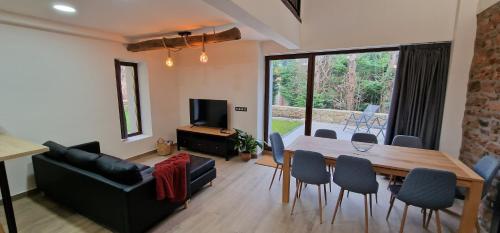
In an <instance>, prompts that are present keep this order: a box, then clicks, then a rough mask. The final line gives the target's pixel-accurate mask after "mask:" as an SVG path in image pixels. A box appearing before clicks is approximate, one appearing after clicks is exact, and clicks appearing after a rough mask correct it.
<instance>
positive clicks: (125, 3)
mask: <svg viewBox="0 0 500 233" xmlns="http://www.w3.org/2000/svg"><path fill="white" fill-rule="evenodd" d="M54 3H62V4H69V5H71V6H73V7H75V8H76V10H77V12H76V13H75V14H68V13H61V12H57V11H55V10H54V9H52V5H53V4H54ZM0 9H1V10H5V11H9V12H12V13H17V14H21V15H27V16H32V17H37V18H40V19H45V20H50V21H55V22H59V23H65V24H68V25H73V26H80V27H86V28H91V29H95V30H99V31H104V32H110V33H117V34H120V35H122V36H124V37H126V38H131V39H138V38H147V37H151V36H158V35H161V34H168V33H172V32H177V31H183V30H196V29H200V28H204V27H219V26H224V25H226V26H227V25H228V24H235V23H236V22H234V20H233V19H231V18H230V17H228V16H227V15H225V14H224V13H222V12H220V11H219V10H217V9H215V8H213V7H212V6H210V5H208V4H206V3H205V2H203V1H201V0H0ZM236 25H237V26H238V27H239V28H240V29H241V31H242V35H243V39H253V40H263V39H265V38H264V37H263V36H262V35H261V34H259V33H257V32H256V31H254V30H252V29H251V28H249V27H245V26H243V25H239V24H237V23H236Z"/></svg>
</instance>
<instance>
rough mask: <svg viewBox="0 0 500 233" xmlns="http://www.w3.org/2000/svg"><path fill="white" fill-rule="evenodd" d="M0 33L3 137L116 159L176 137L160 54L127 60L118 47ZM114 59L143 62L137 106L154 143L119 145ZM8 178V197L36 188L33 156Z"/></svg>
mask: <svg viewBox="0 0 500 233" xmlns="http://www.w3.org/2000/svg"><path fill="white" fill-rule="evenodd" d="M0 35H2V36H0V45H1V46H0V54H2V56H0V83H1V84H0V107H1V110H0V128H3V130H4V131H6V132H7V133H9V134H12V135H15V136H18V137H21V138H25V139H27V140H31V141H33V142H36V143H43V142H45V141H47V140H54V141H56V142H59V143H61V144H63V145H73V144H78V143H83V142H88V141H91V140H98V141H100V142H101V146H102V151H103V152H104V153H109V154H112V155H115V156H118V157H121V158H128V157H130V156H135V155H138V154H141V153H144V152H147V151H150V150H152V149H153V148H154V142H155V140H156V139H157V138H158V137H160V136H162V137H166V138H173V137H174V134H175V127H177V126H178V117H179V116H178V113H177V102H178V100H177V89H176V80H175V78H174V77H173V76H172V71H171V70H168V69H166V68H165V67H164V65H163V57H164V55H165V54H164V53H163V52H148V53H137V54H131V53H128V52H126V50H125V48H124V47H123V45H121V44H119V43H114V42H104V41H100V40H94V39H86V38H81V37H75V36H69V35H63V34H57V33H51V32H44V31H39V30H33V29H27V28H22V27H15V26H8V25H3V24H0ZM115 58H120V59H125V60H129V61H136V62H140V68H139V69H140V70H139V72H140V79H141V81H140V84H141V85H142V86H140V88H141V94H142V96H141V99H142V103H141V105H142V106H141V107H142V108H143V110H144V114H145V122H144V123H145V125H146V132H147V133H148V134H149V135H150V136H151V137H148V138H145V139H142V140H137V141H133V142H122V141H121V139H120V125H119V118H118V103H117V97H116V96H117V93H116V79H115V70H114V59H115ZM147 76H149V79H148V78H147ZM148 83H149V88H148ZM148 89H149V90H148ZM148 92H149V93H148ZM148 96H149V97H148ZM150 106H154V107H153V108H151V107H150ZM148 116H149V117H148ZM149 119H150V120H149ZM148 126H149V127H148ZM148 129H149V130H148ZM151 129H152V131H151ZM7 173H8V178H9V181H10V185H11V190H12V193H13V194H17V193H20V192H24V191H26V190H29V189H31V188H33V187H34V182H33V175H32V174H33V168H32V163H31V158H29V157H26V158H21V159H16V160H12V161H7Z"/></svg>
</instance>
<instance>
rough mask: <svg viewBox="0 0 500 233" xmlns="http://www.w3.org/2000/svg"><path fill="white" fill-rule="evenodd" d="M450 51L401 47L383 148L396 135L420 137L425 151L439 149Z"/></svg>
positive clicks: (434, 46) (445, 45)
mask: <svg viewBox="0 0 500 233" xmlns="http://www.w3.org/2000/svg"><path fill="white" fill-rule="evenodd" d="M450 47H451V44H450V43H436V44H423V45H406V46H401V48H400V52H399V61H398V71H397V74H396V80H395V82H394V91H393V94H392V101H391V109H390V112H389V117H388V123H387V134H386V137H385V144H389V145H390V144H391V142H392V139H393V138H394V136H396V135H411V136H417V137H420V138H421V139H422V141H423V145H424V148H426V149H434V150H435V149H438V148H439V137H440V135H441V121H442V118H443V109H444V99H445V94H446V83H447V80H448V66H449V62H450ZM457 114H459V113H457Z"/></svg>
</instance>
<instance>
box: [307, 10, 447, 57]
mask: <svg viewBox="0 0 500 233" xmlns="http://www.w3.org/2000/svg"><path fill="white" fill-rule="evenodd" d="M456 2H457V1H456V0H439V1H436V0H419V1H414V0H398V1H394V0H377V1H366V0H351V1H345V0H314V1H303V2H302V4H303V11H302V12H303V17H302V19H303V21H302V22H303V23H302V27H301V37H302V40H301V49H304V50H326V49H339V48H356V47H369V46H381V45H398V44H407V43H418V42H429V41H448V40H451V39H452V38H453V25H454V22H455V21H454V20H455V9H456Z"/></svg>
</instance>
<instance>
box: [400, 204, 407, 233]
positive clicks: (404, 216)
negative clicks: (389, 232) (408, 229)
mask: <svg viewBox="0 0 500 233" xmlns="http://www.w3.org/2000/svg"><path fill="white" fill-rule="evenodd" d="M407 213H408V204H406V203H405V210H404V211H403V218H401V226H400V227H399V233H403V230H404V228H405V221H406V214H407Z"/></svg>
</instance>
